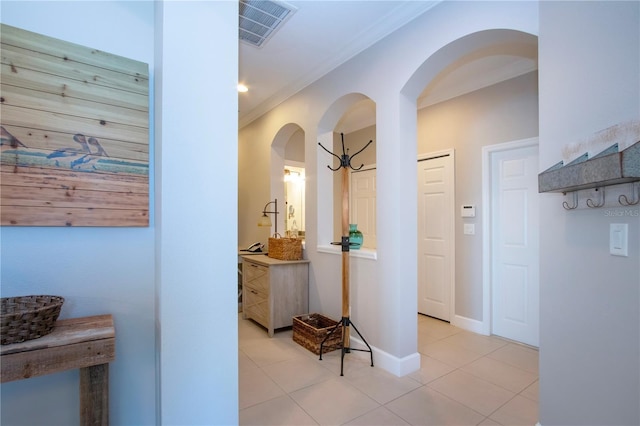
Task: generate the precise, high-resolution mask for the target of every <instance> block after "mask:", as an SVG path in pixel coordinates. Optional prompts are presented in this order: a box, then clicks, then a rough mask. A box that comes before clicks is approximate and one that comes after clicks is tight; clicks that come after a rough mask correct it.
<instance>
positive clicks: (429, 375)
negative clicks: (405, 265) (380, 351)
mask: <svg viewBox="0 0 640 426" xmlns="http://www.w3.org/2000/svg"><path fill="white" fill-rule="evenodd" d="M417 321H418V350H419V352H420V354H421V369H420V370H419V371H416V372H414V373H412V374H410V375H408V376H405V377H396V376H394V375H392V374H390V373H387V372H386V371H384V370H382V369H380V368H377V367H373V368H371V367H370V365H369V362H368V360H367V359H366V357H367V356H368V354H362V353H351V354H347V355H346V356H345V363H344V376H342V377H341V376H340V351H334V352H330V353H328V354H325V355H323V359H322V361H320V360H319V359H318V356H317V355H314V354H313V353H311V352H309V351H308V350H306V349H304V348H303V347H302V346H300V345H298V344H297V343H295V342H294V341H293V340H292V338H291V336H292V331H291V330H285V331H280V332H277V333H276V334H275V336H274V337H273V338H269V337H268V336H267V333H266V330H265V329H264V328H262V327H261V326H259V325H257V324H256V323H254V322H253V321H250V320H243V319H242V315H241V314H240V315H239V324H238V329H239V354H238V356H239V366H240V383H239V385H240V424H241V425H260V426H263V425H286V426H298V425H343V424H344V425H366V426H374V425H379V426H383V425H425V426H426V425H456V426H460V425H504V426H515V425H535V424H536V422H537V421H538V351H537V350H535V349H532V348H529V347H526V346H522V345H518V344H515V343H512V342H509V341H506V340H503V339H500V338H497V337H488V336H481V335H478V334H474V333H470V332H467V331H464V330H462V329H460V328H457V327H454V326H452V325H450V324H448V323H446V322H442V321H439V320H435V319H432V318H429V317H425V316H423V315H418V319H417ZM363 355H364V356H363ZM374 363H375V355H374Z"/></svg>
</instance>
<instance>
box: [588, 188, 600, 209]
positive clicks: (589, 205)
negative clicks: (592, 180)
mask: <svg viewBox="0 0 640 426" xmlns="http://www.w3.org/2000/svg"><path fill="white" fill-rule="evenodd" d="M600 190H602V191H600ZM596 192H598V193H602V196H601V197H600V201H599V202H598V204H596V203H594V202H593V200H592V199H591V198H589V199H587V206H588V207H591V208H592V209H597V208H598V207H602V206H604V187H602V188H596Z"/></svg>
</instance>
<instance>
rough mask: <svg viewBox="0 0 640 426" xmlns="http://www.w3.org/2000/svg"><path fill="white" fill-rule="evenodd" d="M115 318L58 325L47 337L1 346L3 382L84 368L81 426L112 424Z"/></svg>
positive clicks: (71, 321)
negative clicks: (110, 373) (110, 387)
mask: <svg viewBox="0 0 640 426" xmlns="http://www.w3.org/2000/svg"><path fill="white" fill-rule="evenodd" d="M115 353H116V333H115V328H114V326H113V317H112V316H111V315H97V316H92V317H84V318H71V319H65V320H59V321H57V322H56V326H55V328H54V330H53V331H52V332H51V333H50V334H48V335H46V336H43V337H40V338H38V339H33V340H27V341H26V342H21V343H13V344H10V345H2V346H0V366H1V376H0V377H1V379H2V380H1V382H2V383H5V382H12V381H14V380H23V379H28V378H30V377H37V376H43V375H45V374H51V373H57V372H60V371H65V370H72V369H76V368H78V369H80V424H81V425H108V424H109V362H111V361H113V360H114V359H115Z"/></svg>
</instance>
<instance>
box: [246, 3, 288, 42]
mask: <svg viewBox="0 0 640 426" xmlns="http://www.w3.org/2000/svg"><path fill="white" fill-rule="evenodd" d="M294 11H295V9H294V8H293V6H291V5H288V4H286V3H283V2H275V1H268V0H240V22H239V27H240V28H239V31H240V34H239V35H240V41H241V42H244V43H247V44H250V45H252V46H256V47H262V45H264V44H265V43H266V42H267V40H269V38H271V37H272V36H273V34H274V33H275V32H276V30H277V29H278V28H280V26H281V25H282V24H283V23H284V21H286V20H287V19H288V18H289V17H291V15H293V12H294Z"/></svg>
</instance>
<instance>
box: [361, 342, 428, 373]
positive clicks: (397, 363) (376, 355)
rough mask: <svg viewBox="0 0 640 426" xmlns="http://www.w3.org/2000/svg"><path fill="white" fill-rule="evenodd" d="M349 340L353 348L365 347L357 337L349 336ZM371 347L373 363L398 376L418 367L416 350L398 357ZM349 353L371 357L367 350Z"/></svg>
mask: <svg viewBox="0 0 640 426" xmlns="http://www.w3.org/2000/svg"><path fill="white" fill-rule="evenodd" d="M349 342H350V345H351V347H353V348H358V349H367V346H366V345H365V344H364V342H363V341H362V340H360V339H358V338H357V337H353V336H350V340H349ZM371 349H372V350H373V365H374V366H375V367H379V368H382V369H383V370H386V371H388V372H389V373H391V374H394V375H396V376H398V377H402V376H406V375H407V374H411V373H413V372H414V371H418V370H419V369H420V354H419V353H418V352H416V353H413V354H411V355H408V356H405V357H402V358H398V357H397V356H394V355H391V354H390V353H387V352H385V351H383V350H380V349H378V348H376V347H375V346H372V347H371ZM351 353H352V354H358V356H359V357H362V358H363V359H366V360H370V359H371V358H370V356H371V355H370V354H369V353H368V352H360V351H355V352H351Z"/></svg>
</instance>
